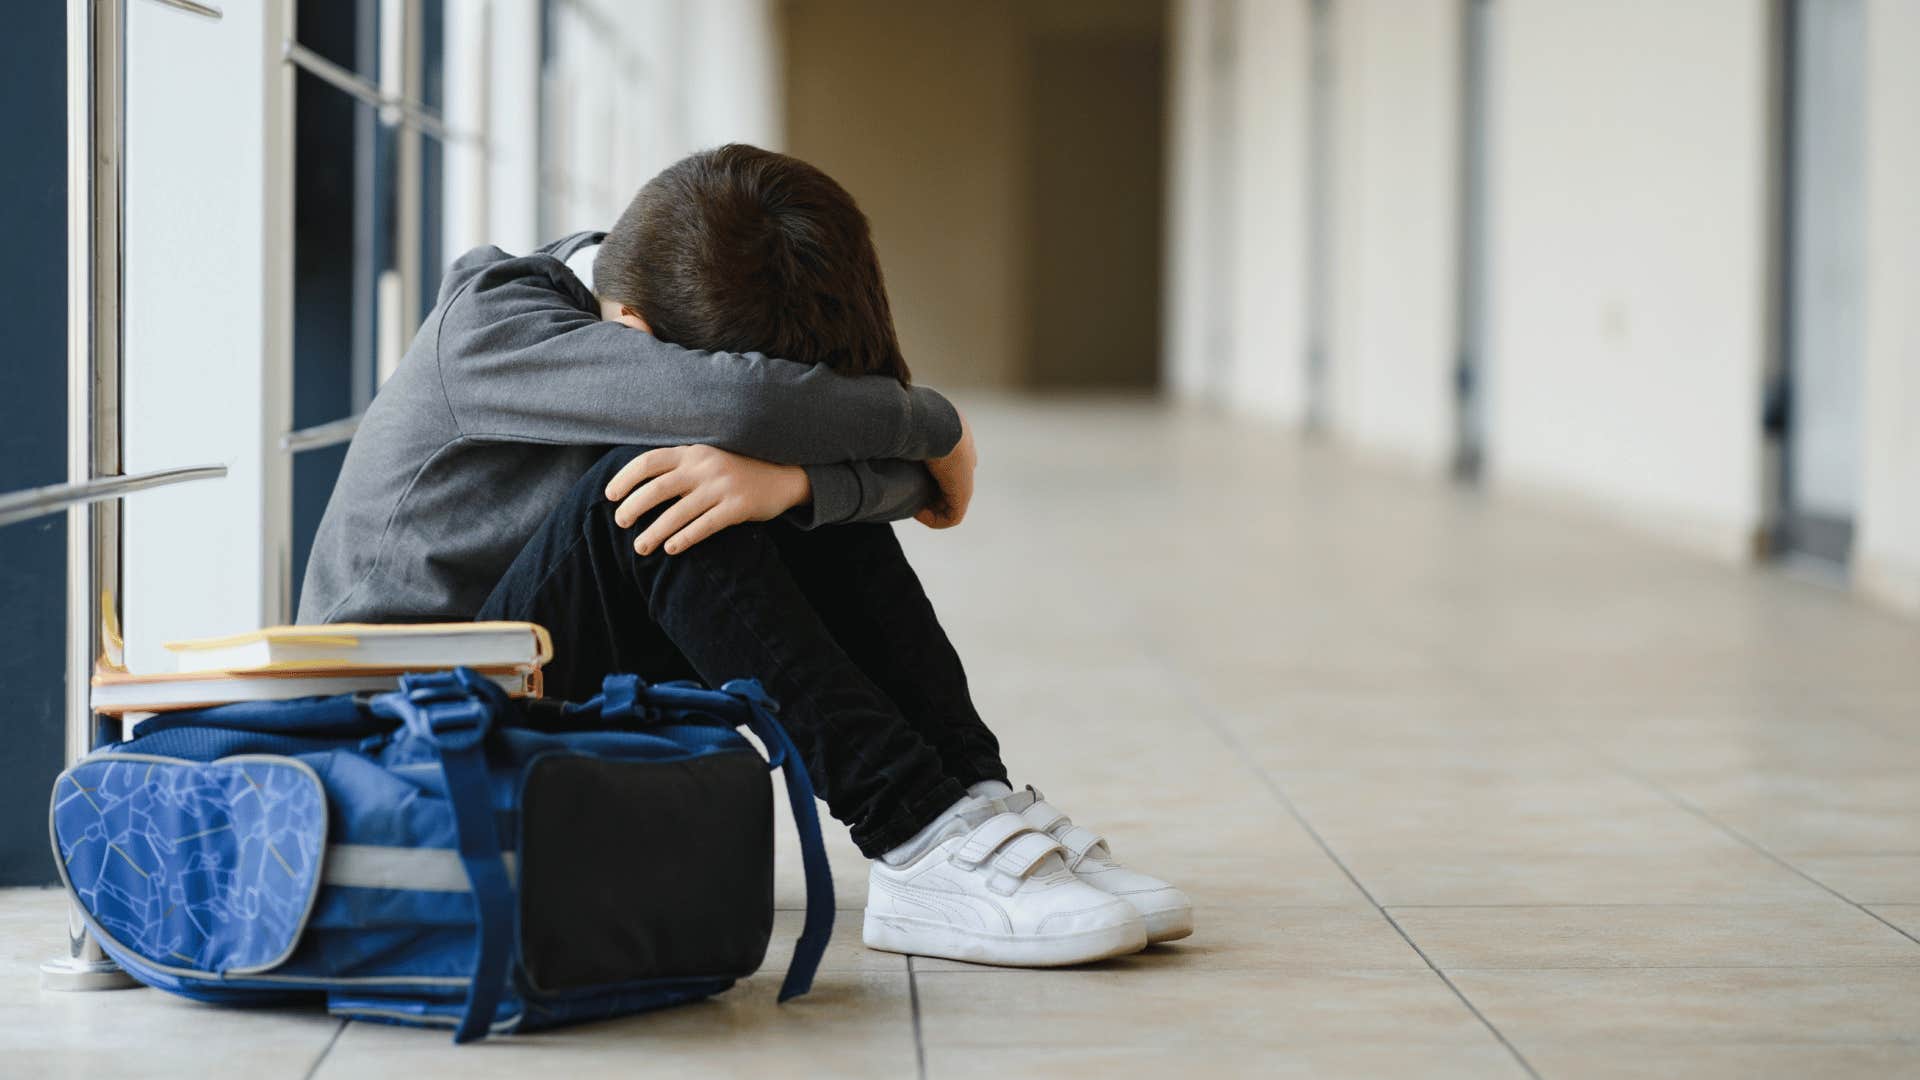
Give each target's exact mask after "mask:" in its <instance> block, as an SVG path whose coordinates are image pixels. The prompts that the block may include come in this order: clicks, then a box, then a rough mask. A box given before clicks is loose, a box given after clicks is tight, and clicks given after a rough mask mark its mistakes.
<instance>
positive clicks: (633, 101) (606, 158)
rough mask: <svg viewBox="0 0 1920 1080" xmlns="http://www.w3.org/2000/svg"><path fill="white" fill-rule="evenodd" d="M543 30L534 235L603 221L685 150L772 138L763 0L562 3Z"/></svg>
mask: <svg viewBox="0 0 1920 1080" xmlns="http://www.w3.org/2000/svg"><path fill="white" fill-rule="evenodd" d="M551 28H552V33H553V37H554V40H553V50H554V55H555V58H556V59H555V62H554V63H553V65H552V66H551V67H549V68H548V69H547V70H546V71H545V73H544V75H543V79H544V86H545V92H546V100H545V103H544V106H543V110H542V112H543V115H542V118H541V122H542V123H543V124H544V125H545V129H546V135H547V138H546V140H545V143H544V150H543V151H542V154H541V161H540V168H539V175H540V181H541V188H542V194H541V199H542V214H541V227H542V229H543V231H544V232H545V233H547V234H548V235H546V236H543V237H542V238H541V239H542V242H544V241H545V240H551V239H554V238H555V237H558V236H561V235H564V234H565V233H568V232H571V231H573V230H575V229H604V228H607V227H608V226H610V225H612V224H613V221H614V219H615V218H616V217H618V216H619V214H620V211H622V210H624V209H626V206H627V203H628V202H629V201H630V200H631V199H632V198H633V194H634V192H635V191H637V190H638V189H639V187H640V185H641V184H644V183H645V182H646V181H647V180H648V178H650V177H652V176H653V174H654V173H656V172H659V171H660V170H661V169H662V168H664V167H666V166H667V165H670V164H672V163H673V162H674V161H677V160H679V159H680V158H682V157H684V156H686V155H687V154H689V153H691V152H693V151H695V150H699V149H704V148H706V147H711V146H717V145H720V144H722V143H727V142H751V143H755V144H757V145H761V146H768V147H776V146H778V145H779V144H780V143H781V141H782V132H781V128H780V115H781V114H780V107H779V105H780V101H779V86H780V63H779V52H778V42H777V40H776V39H775V35H774V23H773V5H772V0H705V2H700V0H626V2H624V3H612V2H610V0H563V2H561V3H558V4H556V5H555V6H554V9H553V19H552V24H551ZM534 44H535V47H536V48H537V47H538V39H537V37H536V38H535V39H534Z"/></svg>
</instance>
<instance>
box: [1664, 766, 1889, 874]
mask: <svg viewBox="0 0 1920 1080" xmlns="http://www.w3.org/2000/svg"><path fill="white" fill-rule="evenodd" d="M1915 774H1916V771H1915V770H1914V769H1885V768H1881V769H1872V770H1867V769H1849V770H1840V771H1829V772H1812V771H1798V770H1796V771H1787V772H1779V771H1775V772H1734V773H1727V772H1707V773H1696V772H1679V771H1676V772H1668V773H1662V774H1660V775H1659V776H1658V777H1657V779H1658V781H1659V783H1661V784H1662V785H1664V786H1665V787H1666V788H1667V789H1668V790H1670V791H1672V792H1674V793H1675V794H1676V795H1678V796H1680V797H1681V798H1683V799H1686V800H1687V801H1688V802H1691V803H1693V804H1694V805H1696V806H1698V807H1700V808H1701V809H1702V810H1704V811H1706V812H1707V813H1708V814H1711V815H1712V816H1713V817H1714V818H1715V819H1717V820H1719V821H1721V822H1724V823H1725V824H1726V825H1728V826H1730V827H1732V828H1734V829H1737V830H1739V831H1740V832H1741V833H1742V834H1744V835H1746V836H1747V837H1748V838H1750V839H1752V840H1754V841H1755V842H1757V843H1759V844H1762V845H1764V846H1765V847H1767V848H1769V849H1771V850H1773V851H1777V852H1826V853H1861V854H1870V853H1875V852H1886V851H1910V850H1912V848H1913V846H1914V845H1915V843H1916V838H1920V783H1915V782H1914V776H1915Z"/></svg>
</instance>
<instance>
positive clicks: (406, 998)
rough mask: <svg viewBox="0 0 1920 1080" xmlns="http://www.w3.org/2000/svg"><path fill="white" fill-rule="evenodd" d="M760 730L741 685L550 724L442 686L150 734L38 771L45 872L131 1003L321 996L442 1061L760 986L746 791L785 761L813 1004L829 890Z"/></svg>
mask: <svg viewBox="0 0 1920 1080" xmlns="http://www.w3.org/2000/svg"><path fill="white" fill-rule="evenodd" d="M773 712H774V705H773V702H772V701H770V700H769V699H768V698H767V696H766V694H765V693H764V692H763V691H762V690H761V688H760V685H759V684H758V683H756V682H753V681H751V680H741V681H737V682H730V683H727V684H726V685H725V686H724V687H722V688H721V689H719V690H709V689H705V688H702V687H699V686H696V685H694V684H691V683H662V684H658V685H648V684H646V683H644V682H642V681H640V680H639V679H637V678H635V677H633V676H631V675H616V676H611V677H609V678H608V679H607V680H606V682H605V685H604V687H603V692H602V693H601V694H600V696H598V697H596V698H594V699H592V700H591V701H587V702H585V703H582V704H568V703H561V702H555V701H545V700H526V701H517V700H512V699H509V698H508V697H507V696H506V694H505V693H504V692H503V691H501V690H500V688H499V687H498V686H496V685H495V684H494V683H493V682H491V681H490V680H488V679H486V678H485V677H483V676H480V675H478V674H475V673H474V672H472V671H469V670H466V669H464V668H463V669H459V670H455V671H448V672H439V673H434V674H425V675H409V676H406V677H405V678H403V679H402V680H401V689H400V690H398V691H396V692H394V693H388V694H380V695H346V696H340V697H322V698H306V699H301V700H296V701H274V702H250V703H243V704H235V705H225V706H220V707H218V708H210V709H197V710H192V711H187V712H179V713H169V714H162V715H160V716H156V717H153V718H151V719H148V720H146V721H144V722H142V723H141V724H140V725H139V726H138V727H136V728H135V729H134V733H133V735H134V737H133V738H132V739H130V740H128V741H126V742H123V743H118V744H115V745H111V746H106V747H103V748H101V749H99V750H96V751H95V752H93V753H92V754H89V755H88V756H87V757H85V758H83V759H82V760H81V761H79V762H78V763H77V764H75V765H74V766H73V767H72V768H71V769H68V770H67V771H66V772H64V773H61V774H60V778H59V780H58V781H56V782H55V784H54V789H53V798H52V811H51V817H52V820H51V831H52V838H53V847H54V855H55V857H56V859H57V860H58V862H59V865H60V874H61V878H62V880H63V881H64V882H65V883H66V886H67V890H68V892H69V893H70V894H71V895H72V897H73V899H74V901H75V902H76V903H77V904H78V905H79V908H80V910H81V912H82V913H83V914H84V916H85V919H86V922H87V927H88V929H89V930H90V931H92V933H93V935H94V937H95V939H96V940H97V941H98V942H99V943H100V946H101V948H103V949H104V950H105V951H106V953H107V954H108V955H109V956H111V957H112V958H113V959H114V960H115V961H117V962H118V963H119V964H120V966H121V967H123V968H125V969H126V970H127V971H128V972H129V973H130V974H132V975H133V976H134V977H135V978H137V979H139V980H140V981H141V982H144V983H146V984H147V985H149V986H154V987H158V988H160V989H162V990H168V991H171V992H173V993H176V994H180V995H183V996H185V997H191V998H197V999H199V1000H202V1001H214V1002H229V1003H235V1004H256V1003H258V1004H265V1003H285V1002H322V1001H324V1002H325V1003H326V1005H327V1008H328V1009H329V1010H331V1011H332V1012H333V1013H334V1014H336V1015H339V1016H348V1017H353V1018H356V1019H365V1020H379V1021H387V1022H392V1023H402V1024H422V1025H439V1026H450V1027H453V1028H454V1041H455V1042H467V1041H470V1040H473V1039H477V1038H480V1037H482V1036H484V1035H486V1034H488V1033H498V1032H508V1031H527V1030H532V1029H536V1028H544V1027H552V1026H554V1025H557V1024H565V1023H569V1022H573V1021H578V1020H587V1019H595V1018H599V1017H607V1016H615V1015H620V1014H624V1013H632V1012H639V1011H642V1010H646V1009H656V1008H661V1007H663V1006H667V1005H674V1004H679V1003H681V1002H686V1001H692V1000H696V999H699V998H704V997H707V996H709V995H712V994H716V993H719V992H720V991H722V990H725V989H727V988H728V987H729V986H731V985H733V983H734V981H735V980H736V979H739V978H741V977H743V976H746V975H749V974H751V973H753V972H754V971H755V970H756V969H758V968H759V966H760V964H761V962H762V961H763V960H764V959H765V956H766V949H767V941H768V938H769V937H770V936H771V934H772V929H773V804H772V793H771V791H770V785H769V784H768V783H767V780H766V772H767V770H768V769H771V768H776V767H779V766H782V765H784V766H785V774H786V787H787V796H788V798H789V799H791V800H792V803H793V817H794V821H795V823H796V824H797V826H798V828H799V832H800V848H801V853H802V859H803V862H804V864H805V873H806V883H807V914H806V922H805V925H804V928H803V929H802V931H801V934H800V941H799V945H798V947H797V948H796V949H795V952H794V956H793V962H792V964H791V965H790V966H789V967H788V969H787V976H786V982H785V983H784V984H783V986H782V988H781V991H780V1000H782V1001H785V1000H786V999H788V998H791V997H794V996H796V995H798V994H803V993H805V992H806V991H807V989H808V988H809V986H810V985H811V984H812V981H813V973H814V969H815V967H817V966H818V964H819V961H820V955H821V953H822V952H823V951H824V950H825V948H826V944H827V939H828V937H829V936H830V935H831V933H832V930H833V885H832V881H831V879H830V878H829V876H828V871H827V863H826V851H825V848H824V847H823V846H822V844H821V840H820V822H819V818H818V816H817V815H816V813H815V810H814V802H813V788H812V785H811V784H810V783H809V782H808V780H807V772H806V768H805V766H804V765H803V764H802V763H801V761H800V757H799V754H798V753H797V752H796V751H795V749H794V747H793V742H792V740H790V739H789V738H788V736H787V733H786V731H785V730H784V729H782V728H781V726H780V724H779V722H778V721H777V720H775V719H774V716H773ZM741 726H744V727H747V728H749V729H750V730H752V731H753V733H754V734H755V735H756V736H757V737H758V738H759V739H760V741H761V742H762V743H763V744H764V745H765V746H766V747H767V753H768V755H769V757H768V758H762V757H761V756H760V754H759V752H758V751H756V750H755V749H754V747H753V744H752V743H750V742H748V741H747V740H746V739H745V738H743V737H742V736H741V735H740V733H739V732H738V731H736V730H735V728H736V727H741Z"/></svg>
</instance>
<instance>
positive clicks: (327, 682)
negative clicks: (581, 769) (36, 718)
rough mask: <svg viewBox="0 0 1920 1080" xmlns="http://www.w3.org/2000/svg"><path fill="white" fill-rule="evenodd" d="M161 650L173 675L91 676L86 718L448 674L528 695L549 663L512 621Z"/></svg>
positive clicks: (274, 635) (356, 629)
mask: <svg viewBox="0 0 1920 1080" xmlns="http://www.w3.org/2000/svg"><path fill="white" fill-rule="evenodd" d="M167 648H168V650H170V651H171V652H172V653H173V655H174V656H175V657H176V658H177V659H178V661H179V670H178V671H175V672H168V673H165V674H158V675H135V674H130V673H127V672H120V671H102V672H99V673H97V674H95V675H94V677H93V711H94V712H97V713H107V714H121V713H132V712H165V711H167V710H169V709H195V708H203V707H205V706H209V705H227V704H231V703H233V702H236V701H273V700H279V699H283V698H297V697H313V696H316V695H325V694H353V693H359V692H361V691H366V690H375V691H378V690H393V689H397V688H398V687H399V685H400V676H401V675H403V674H407V673H409V672H419V671H445V670H447V669H449V668H454V667H469V668H473V669H474V670H476V671H478V672H480V673H481V674H483V675H485V676H487V677H488V678H490V679H492V680H493V681H494V682H497V683H499V684H500V685H501V686H502V687H504V688H505V689H506V691H507V692H508V693H509V694H513V695H516V696H535V697H537V696H539V694H540V665H542V664H544V663H546V662H547V661H548V660H551V659H553V642H552V640H551V639H549V638H548V637H547V632H546V630H545V629H543V628H541V627H539V626H535V625H534V624H532V623H520V622H476V623H413V624H401V623H395V624H391V625H371V624H361V623H339V624H335V625H330V626H275V627H270V628H268V629H266V630H255V631H253V632H252V633H248V634H235V635H233V636H232V637H223V638H203V639H200V640H197V641H175V642H170V643H168V645H167Z"/></svg>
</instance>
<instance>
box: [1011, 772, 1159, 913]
mask: <svg viewBox="0 0 1920 1080" xmlns="http://www.w3.org/2000/svg"><path fill="white" fill-rule="evenodd" d="M1000 804H1001V805H1002V806H1005V807H1006V808H1007V809H1008V810H1011V811H1013V812H1014V813H1016V814H1019V815H1020V817H1021V818H1022V819H1023V820H1025V821H1026V823H1027V824H1028V825H1030V826H1032V827H1033V828H1035V829H1037V830H1039V831H1040V832H1043V833H1046V834H1047V835H1048V836H1051V837H1053V838H1054V839H1055V840H1058V841H1059V842H1060V846H1061V847H1062V848H1064V849H1066V859H1067V869H1069V870H1071V871H1073V874H1074V876H1075V877H1077V878H1079V879H1080V880H1081V881H1084V882H1086V883H1087V884H1089V885H1091V886H1093V887H1094V888H1096V889H1099V890H1100V891H1101V892H1104V893H1107V894H1109V895H1111V896H1117V897H1119V898H1120V899H1122V900H1125V901H1126V902H1127V903H1129V904H1131V905H1133V909H1134V910H1135V911H1138V912H1139V913H1140V918H1141V919H1143V920H1145V922H1146V924H1147V942H1148V944H1158V943H1160V942H1162V941H1178V940H1180V939H1181V938H1183V937H1186V936H1187V935H1189V934H1191V933H1193V902H1192V901H1190V900H1188V899H1187V894H1186V893H1183V892H1181V891H1180V890H1179V889H1176V888H1174V887H1173V886H1172V885H1169V884H1167V883H1166V882H1164V881H1161V880H1160V879H1159V878H1157V877H1152V876H1150V875H1147V874H1143V873H1141V872H1140V871H1138V870H1129V869H1127V868H1126V867H1124V866H1122V865H1120V864H1119V863H1118V862H1116V861H1115V860H1114V858H1113V852H1112V851H1110V850H1109V849H1108V848H1107V839H1106V837H1104V836H1101V835H1100V834H1099V833H1097V832H1094V831H1093V830H1092V829H1087V828H1082V827H1081V826H1079V825H1075V824H1074V823H1073V820H1072V819H1071V818H1069V817H1067V815H1066V814H1064V813H1061V812H1060V809H1059V808H1058V807H1056V806H1054V805H1053V804H1052V803H1049V802H1048V801H1047V797H1046V796H1045V795H1042V794H1040V792H1039V791H1037V790H1035V789H1034V787H1033V786H1032V785H1028V786H1027V790H1025V791H1016V792H1014V793H1013V794H1012V795H1008V796H1006V797H1005V798H1003V799H1001V800H1000Z"/></svg>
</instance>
